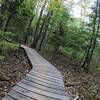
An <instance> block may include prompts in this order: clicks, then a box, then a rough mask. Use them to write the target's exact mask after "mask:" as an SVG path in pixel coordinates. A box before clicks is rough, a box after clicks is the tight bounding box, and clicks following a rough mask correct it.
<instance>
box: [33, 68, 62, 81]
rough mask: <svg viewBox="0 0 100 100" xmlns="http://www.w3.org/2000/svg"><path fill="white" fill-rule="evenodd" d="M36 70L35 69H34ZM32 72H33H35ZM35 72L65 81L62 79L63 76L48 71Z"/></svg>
mask: <svg viewBox="0 0 100 100" xmlns="http://www.w3.org/2000/svg"><path fill="white" fill-rule="evenodd" d="M33 70H34V69H33ZM33 70H32V71H33ZM34 71H35V72H38V73H42V74H45V75H48V76H50V77H55V78H58V79H62V80H63V78H62V76H61V75H59V74H56V73H54V74H53V73H49V72H46V71H42V70H40V69H39V70H38V69H37V70H34Z"/></svg>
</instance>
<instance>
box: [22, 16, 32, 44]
mask: <svg viewBox="0 0 100 100" xmlns="http://www.w3.org/2000/svg"><path fill="white" fill-rule="evenodd" d="M33 18H34V17H33V16H32V17H31V18H30V20H29V24H28V26H27V28H26V32H25V40H24V43H25V44H26V43H27V39H28V32H29V30H30V27H31V24H32V21H33Z"/></svg>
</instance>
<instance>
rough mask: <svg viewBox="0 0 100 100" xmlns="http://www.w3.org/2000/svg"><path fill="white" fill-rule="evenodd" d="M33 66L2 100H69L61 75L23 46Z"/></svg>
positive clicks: (35, 53)
mask: <svg viewBox="0 0 100 100" xmlns="http://www.w3.org/2000/svg"><path fill="white" fill-rule="evenodd" d="M22 47H23V48H24V49H25V52H26V54H27V56H28V58H29V60H30V62H31V64H32V66H33V68H32V69H31V71H30V72H29V73H28V74H27V75H26V77H25V78H24V79H23V80H21V82H19V83H18V84H16V86H15V87H13V88H12V89H11V91H10V92H9V93H8V94H7V95H6V96H5V97H4V98H3V99H2V100H70V99H69V97H68V96H65V92H64V82H63V78H62V75H61V73H60V72H59V71H58V70H57V69H56V67H54V66H53V65H52V64H50V63H49V62H48V61H47V60H45V59H44V58H43V57H41V56H40V55H39V54H38V53H37V52H36V51H35V50H34V49H31V48H29V47H26V46H23V45H22Z"/></svg>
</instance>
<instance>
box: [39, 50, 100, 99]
mask: <svg viewBox="0 0 100 100" xmlns="http://www.w3.org/2000/svg"><path fill="white" fill-rule="evenodd" d="M40 54H41V55H43V56H44V58H46V59H47V60H48V61H50V62H51V63H52V64H53V65H55V66H56V67H57V68H58V70H60V71H61V73H62V75H63V78H64V83H65V91H66V93H67V94H69V96H70V98H71V100H100V69H98V70H97V69H93V71H91V72H89V73H88V74H86V73H85V72H84V71H83V70H76V68H77V66H75V64H74V63H73V61H72V60H71V59H70V57H68V56H65V55H62V54H59V55H57V56H56V58H55V59H53V60H52V54H51V53H50V52H47V51H44V52H40ZM77 69H78V68H77ZM79 69H80V68H79Z"/></svg>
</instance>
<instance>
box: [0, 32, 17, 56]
mask: <svg viewBox="0 0 100 100" xmlns="http://www.w3.org/2000/svg"><path fill="white" fill-rule="evenodd" d="M14 36H15V34H14V33H12V32H3V31H0V55H1V58H3V55H5V52H8V51H14V50H17V49H18V47H19V45H18V44H17V43H16V42H14V41H13V38H14Z"/></svg>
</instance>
